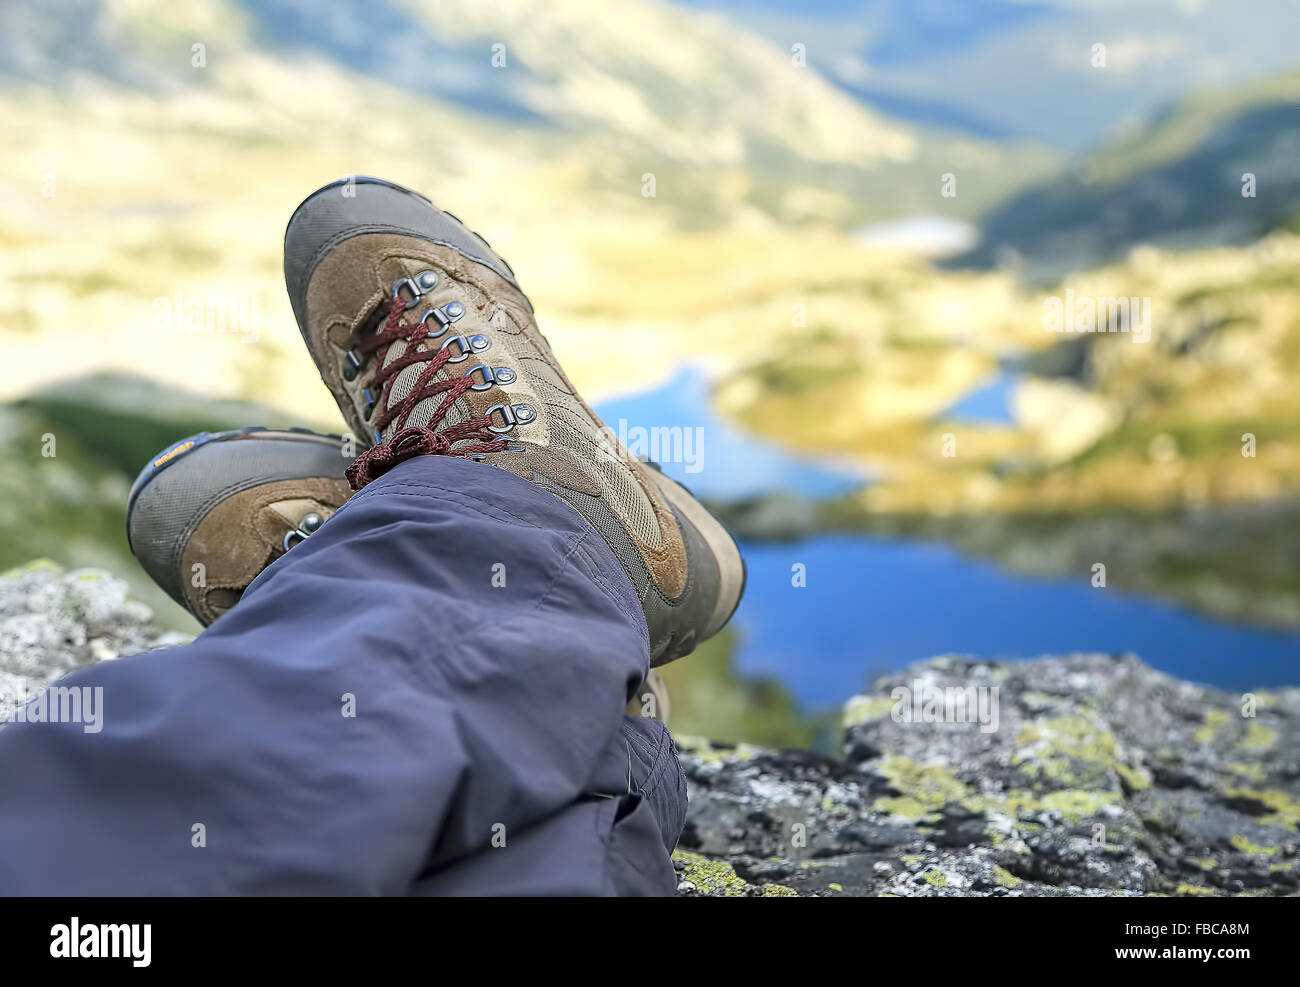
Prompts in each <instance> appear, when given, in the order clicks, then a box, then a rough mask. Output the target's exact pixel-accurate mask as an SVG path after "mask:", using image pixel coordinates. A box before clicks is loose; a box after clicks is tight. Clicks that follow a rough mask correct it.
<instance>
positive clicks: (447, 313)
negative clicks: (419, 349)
mask: <svg viewBox="0 0 1300 987" xmlns="http://www.w3.org/2000/svg"><path fill="white" fill-rule="evenodd" d="M430 318H432V319H433V320H434V321H435V322H437V323H438V328H437V329H436V330H433V329H430V330H429V335H430V336H433V337H437V336H441V335H442V334H443V333H444V332H446V331H447V327H448V326H450V325H451V324H452V323H453V322H459V321H460V320H461V319H463V318H465V306H464V305H463V304H461V303H460V302H448V303H447V304H446V305H441V306H439V307H438V308H430V309H425V311H424V314H423V315H421V316H420V324H421V325H424V326H427V325H428V324H429V319H430Z"/></svg>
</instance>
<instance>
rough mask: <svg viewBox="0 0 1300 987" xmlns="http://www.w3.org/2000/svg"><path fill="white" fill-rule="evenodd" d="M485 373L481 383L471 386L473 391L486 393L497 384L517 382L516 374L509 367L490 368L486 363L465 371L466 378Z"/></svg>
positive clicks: (477, 364)
mask: <svg viewBox="0 0 1300 987" xmlns="http://www.w3.org/2000/svg"><path fill="white" fill-rule="evenodd" d="M480 371H481V372H482V373H483V380H482V382H481V383H476V384H471V385H470V387H469V389H470V390H471V391H486V390H488V389H490V388H492V387H493V386H495V385H497V384H512V383H514V380H515V372H514V371H513V370H511V369H510V368H509V367H495V368H493V367H489V366H488V365H487V364H486V363H476V364H475V365H474V366H472V367H470V368H469V369H468V370H466V371H465V376H466V377H472V376H473V375H474V374H476V373H478V372H480Z"/></svg>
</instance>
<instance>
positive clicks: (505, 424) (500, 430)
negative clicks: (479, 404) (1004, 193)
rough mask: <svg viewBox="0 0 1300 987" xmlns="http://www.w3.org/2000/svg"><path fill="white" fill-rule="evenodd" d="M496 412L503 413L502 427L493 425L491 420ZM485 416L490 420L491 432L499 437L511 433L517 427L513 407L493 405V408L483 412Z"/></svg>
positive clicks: (489, 427)
mask: <svg viewBox="0 0 1300 987" xmlns="http://www.w3.org/2000/svg"><path fill="white" fill-rule="evenodd" d="M494 412H500V413H501V422H502V424H500V425H493V424H491V418H492V415H493V413H494ZM483 414H484V415H486V416H487V417H488V419H489V423H488V429H489V431H492V432H495V433H496V434H497V435H504V434H505V433H506V432H509V431H510V430H511V429H512V428H514V427H515V424H516V422H515V413H514V411H513V410H511V406H510V405H508V404H494V405H492V407H490V408H488V410H487V411H485V412H483Z"/></svg>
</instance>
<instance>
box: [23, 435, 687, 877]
mask: <svg viewBox="0 0 1300 987" xmlns="http://www.w3.org/2000/svg"><path fill="white" fill-rule="evenodd" d="M648 662H649V658H648V648H647V635H646V629H645V620H644V617H643V616H642V613H641V608H640V605H639V604H638V602H637V599H636V597H635V595H634V592H633V589H632V586H631V583H630V582H629V581H628V579H627V578H626V576H625V575H624V573H623V571H622V569H621V568H620V567H619V564H618V562H617V560H616V559H615V557H614V555H613V553H612V552H610V550H609V549H608V548H607V547H606V545H605V544H604V542H603V541H602V540H601V539H600V536H599V535H598V534H597V533H596V532H595V531H594V530H593V529H592V528H591V527H590V526H588V525H587V524H586V523H585V522H584V521H583V520H582V518H581V517H580V516H579V515H578V513H577V512H576V511H574V510H573V509H572V508H571V507H569V506H568V505H567V504H565V503H563V502H562V501H560V500H559V499H558V498H556V497H554V496H552V495H551V494H549V493H547V492H546V491H544V490H542V489H541V488H539V487H537V486H535V485H534V484H532V483H530V482H528V481H527V480H524V479H522V478H520V477H518V476H516V475H514V474H512V473H508V472H505V471H503V470H499V469H496V468H494V467H491V466H487V465H484V464H480V463H474V462H467V461H465V460H461V459H454V458H447V457H441V456H426V457H422V458H419V459H414V460H411V461H409V462H406V463H403V464H401V465H399V466H397V467H396V468H395V469H393V470H392V471H391V472H389V473H388V474H386V475H385V476H383V477H381V478H379V479H378V480H377V481H375V482H374V483H371V484H370V485H369V486H367V487H366V488H365V489H364V490H362V491H361V492H360V493H359V494H357V495H356V496H354V497H353V499H352V500H351V501H350V502H349V503H348V504H347V505H346V506H344V507H343V508H342V509H341V510H340V511H338V512H337V513H336V514H335V515H334V517H332V518H331V519H330V520H329V521H328V522H327V523H326V524H325V525H324V526H323V527H322V528H321V529H320V531H318V532H317V533H316V534H315V535H313V536H312V537H311V538H309V539H308V540H307V541H305V542H303V543H302V544H300V545H298V546H296V547H295V548H294V549H293V550H292V551H290V552H289V553H288V554H287V555H285V556H284V557H283V558H281V559H279V560H278V561H276V562H275V563H274V564H273V565H271V566H270V567H269V568H268V569H267V570H266V571H265V572H263V573H262V574H261V575H260V576H259V577H258V578H257V579H256V580H255V581H254V582H253V584H252V585H251V586H250V587H249V589H248V590H247V592H246V593H245V594H244V598H243V599H242V600H241V601H240V603H239V605H238V606H237V607H236V608H235V609H234V610H232V611H230V612H229V613H228V614H226V615H225V616H224V617H222V618H221V619H220V620H219V621H218V622H217V623H216V624H214V625H213V626H212V627H211V628H210V629H208V630H207V631H206V632H204V633H203V634H201V635H200V636H199V637H198V638H197V639H196V640H195V641H194V642H193V643H192V644H189V645H185V646H183V647H174V648H166V649H162V650H158V651H152V652H149V653H147V654H142V655H134V656H131V657H126V658H120V659H117V660H113V661H108V662H104V663H102V664H99V665H95V666H91V667H88V668H84V669H81V670H79V671H77V672H75V673H74V674H72V675H69V676H67V677H65V678H64V679H63V680H61V682H60V683H59V685H63V686H91V687H94V686H102V688H103V693H102V721H103V725H102V729H101V731H100V732H98V733H88V732H86V731H85V729H84V727H83V725H81V724H73V723H60V724H53V723H18V722H15V723H11V724H9V725H8V726H6V727H4V728H3V729H2V730H0V893H6V894H58V895H149V894H159V895H226V894H324V895H328V894H344V895H352V894H385V895H406V894H416V895H523V894H534V895H536V894H543V895H615V894H620V895H621V894H638V895H650V894H671V893H672V892H673V890H674V888H675V885H676V881H675V879H674V874H673V867H672V863H671V861H670V859H669V854H670V853H671V851H672V847H673V845H674V844H675V842H676V840H677V837H678V836H679V835H680V832H681V828H682V824H683V820H684V816H685V809H686V791H685V781H684V779H683V777H682V774H681V769H680V767H679V766H678V764H677V758H676V751H675V749H674V747H673V743H672V740H671V738H670V737H669V735H668V733H667V731H666V730H665V729H664V728H663V726H662V724H660V723H658V722H657V721H654V720H649V719H641V718H634V717H629V716H626V715H625V713H624V706H625V703H626V700H627V699H628V697H629V695H630V694H631V693H632V691H633V690H634V689H635V688H636V686H637V685H638V684H639V683H640V682H641V681H642V679H643V677H644V675H645V673H646V671H647V668H648Z"/></svg>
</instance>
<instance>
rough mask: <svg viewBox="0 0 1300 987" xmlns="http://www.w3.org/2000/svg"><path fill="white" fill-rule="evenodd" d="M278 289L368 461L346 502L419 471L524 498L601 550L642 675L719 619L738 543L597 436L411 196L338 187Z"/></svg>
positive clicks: (443, 222) (485, 254)
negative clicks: (403, 468)
mask: <svg viewBox="0 0 1300 987" xmlns="http://www.w3.org/2000/svg"><path fill="white" fill-rule="evenodd" d="M284 271H285V282H286V285H287V287H288V290H289V299H290V301H291V303H292V304H293V310H294V314H295V315H296V316H297V319H298V326H299V328H300V329H301V330H302V335H303V339H304V340H305V341H306V343H307V348H308V350H310V351H311V354H312V356H313V358H314V359H315V361H316V366H317V367H318V368H319V369H320V373H321V378H322V379H323V380H324V382H325V385H326V386H327V387H328V388H329V389H330V391H331V393H333V395H334V397H335V400H337V401H338V404H339V407H340V408H341V409H342V411H343V415H344V418H345V420H346V421H347V422H348V424H349V426H350V427H351V428H352V429H353V430H354V432H355V433H356V434H357V435H358V436H362V437H367V438H368V440H369V441H370V442H372V443H374V448H373V449H370V450H369V451H367V452H366V453H364V454H363V455H362V456H361V457H360V458H359V459H358V460H357V462H356V464H354V466H353V467H352V468H351V469H350V470H349V478H350V479H351V480H352V483H353V486H354V487H355V488H357V489H360V487H361V486H363V485H365V484H366V483H368V482H369V481H370V480H372V479H374V478H375V477H376V476H378V475H380V474H381V473H383V472H385V471H386V470H387V469H389V468H390V467H392V466H393V465H395V464H396V463H398V462H401V461H403V460H405V459H408V458H410V457H411V456H415V455H422V454H438V455H452V456H464V457H467V458H471V459H475V460H478V461H480V462H482V463H483V464H484V468H489V467H498V468H500V469H505V470H509V471H511V472H513V473H517V474H518V475H520V476H522V477H524V478H525V479H528V480H531V481H533V482H534V483H537V484H538V485H539V486H541V487H543V488H545V489H546V490H548V491H550V492H551V493H553V494H555V495H556V496H557V497H560V498H561V499H563V500H565V501H567V502H568V503H569V504H571V505H573V507H575V508H576V509H577V510H578V512H579V513H580V514H582V516H583V517H584V518H586V520H587V521H588V522H589V523H590V524H591V525H592V526H593V527H594V528H595V529H596V530H597V531H598V532H599V533H600V535H601V537H602V538H603V539H604V540H605V542H606V544H608V545H609V547H610V548H611V549H612V550H613V552H614V554H615V556H616V557H617V558H618V560H619V562H620V563H621V565H622V567H623V569H624V571H625V572H626V573H627V575H628V577H629V578H630V579H631V581H632V585H633V587H634V588H635V590H636V592H637V595H638V596H639V597H640V599H641V603H642V607H643V609H644V611H645V616H646V623H647V625H648V627H649V631H650V656H651V663H652V664H654V665H661V664H663V663H665V662H668V661H672V660H673V659H674V658H679V657H681V656H682V655H685V654H688V653H689V652H690V651H692V650H693V649H694V648H695V646H696V645H697V644H698V643H699V642H700V641H702V640H704V639H705V638H708V637H709V636H711V635H713V634H715V633H717V631H718V630H720V629H721V628H722V626H723V625H724V624H726V622H727V621H728V620H729V619H730V617H731V614H732V612H733V611H734V610H735V608H736V604H737V603H738V602H739V600H740V595H741V592H742V591H743V589H744V578H745V569H744V563H743V561H742V560H741V557H740V552H739V551H738V549H737V548H736V544H735V542H734V541H733V540H732V538H731V536H730V535H728V534H727V532H726V530H725V529H724V528H723V527H722V525H721V524H720V523H719V522H718V521H717V519H716V518H714V517H713V516H712V515H711V514H710V513H709V512H708V511H706V510H705V509H704V507H703V506H701V504H700V503H699V502H698V501H697V500H696V499H695V498H694V497H693V496H691V494H690V493H688V492H687V491H686V490H685V488H683V487H681V486H680V485H679V484H677V483H674V482H673V481H672V480H670V479H668V478H667V477H665V476H663V475H662V474H661V473H660V472H659V471H657V470H655V469H652V468H649V467H648V466H647V465H645V464H643V463H641V462H638V461H637V460H636V459H635V458H633V457H632V456H631V455H630V454H628V453H627V451H626V450H625V449H624V448H623V447H622V445H620V443H619V442H618V441H617V439H616V437H615V436H614V435H613V434H612V432H611V431H610V430H609V429H607V428H606V427H605V426H604V425H603V424H602V422H601V421H600V419H599V418H598V417H597V416H596V414H595V412H593V411H592V410H591V408H590V407H589V406H588V405H587V403H586V402H585V401H583V399H582V398H581V397H580V396H579V395H578V393H577V391H576V390H575V389H574V387H573V385H572V384H571V383H570V382H569V379H568V377H567V376H565V373H564V370H563V369H562V368H561V367H560V365H559V363H558V362H557V361H556V359H555V356H554V355H553V354H552V353H551V348H550V346H549V344H548V343H547V341H546V339H545V338H544V337H543V336H542V334H541V333H540V332H539V331H538V329H537V325H536V323H535V321H534V319H533V311H532V306H531V304H530V303H529V301H528V299H527V298H526V297H525V296H524V293H523V292H522V291H521V290H520V288H519V285H518V284H517V283H516V282H515V277H514V273H513V272H512V271H511V269H510V267H509V266H508V265H507V264H506V262H505V261H504V260H502V259H501V258H500V257H498V256H497V255H496V254H495V253H494V252H493V251H492V248H491V247H489V246H488V244H487V242H486V241H485V240H483V239H482V238H481V237H479V236H478V235H477V234H475V233H472V232H470V230H469V229H467V228H466V227H465V226H464V225H463V224H462V223H461V222H460V221H459V220H458V219H456V218H455V217H454V216H452V215H450V214H449V213H445V212H443V211H441V210H440V209H437V208H436V207H435V206H434V205H433V204H432V203H431V202H429V200H428V199H426V198H424V197H423V196H421V195H417V194H416V193H414V192H411V191H409V190H407V189H404V188H401V187H400V186H397V185H394V184H392V183H390V182H385V181H382V180H380V179H376V178H360V177H358V178H353V179H344V180H341V181H338V182H334V183H332V184H330V185H326V186H325V187H324V188H322V189H319V190H318V191H317V192H315V193H314V194H312V195H311V196H310V197H309V198H308V199H307V200H306V201H304V202H303V203H302V205H300V206H299V207H298V209H297V211H296V212H295V213H294V214H293V217H292V218H291V219H290V220H289V226H288V229H287V230H286V231H285V241H284Z"/></svg>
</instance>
